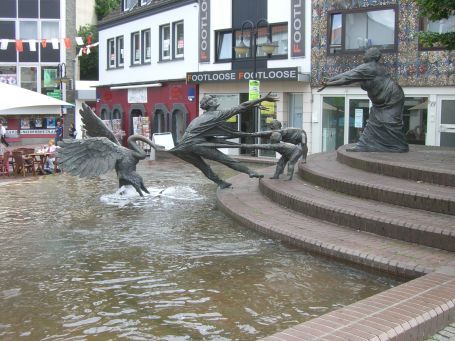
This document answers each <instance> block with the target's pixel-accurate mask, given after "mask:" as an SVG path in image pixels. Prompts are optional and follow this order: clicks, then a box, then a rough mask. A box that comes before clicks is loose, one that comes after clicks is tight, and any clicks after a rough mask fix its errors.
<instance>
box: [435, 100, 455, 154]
mask: <svg viewBox="0 0 455 341" xmlns="http://www.w3.org/2000/svg"><path fill="white" fill-rule="evenodd" d="M438 107H439V118H440V122H441V124H440V126H439V132H440V133H439V145H440V146H441V147H455V99H454V98H453V97H452V98H441V99H440V100H439V105H438Z"/></svg>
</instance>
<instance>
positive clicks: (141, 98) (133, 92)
mask: <svg viewBox="0 0 455 341" xmlns="http://www.w3.org/2000/svg"><path fill="white" fill-rule="evenodd" d="M128 103H147V88H137V89H128Z"/></svg>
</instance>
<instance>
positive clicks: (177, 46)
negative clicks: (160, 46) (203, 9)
mask: <svg viewBox="0 0 455 341" xmlns="http://www.w3.org/2000/svg"><path fill="white" fill-rule="evenodd" d="M173 40H174V58H183V51H184V47H185V40H184V32H183V21H179V22H176V23H174V25H173Z"/></svg>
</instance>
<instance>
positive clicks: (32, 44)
mask: <svg viewBox="0 0 455 341" xmlns="http://www.w3.org/2000/svg"><path fill="white" fill-rule="evenodd" d="M28 46H29V47H30V51H32V52H36V40H34V39H31V40H29V41H28Z"/></svg>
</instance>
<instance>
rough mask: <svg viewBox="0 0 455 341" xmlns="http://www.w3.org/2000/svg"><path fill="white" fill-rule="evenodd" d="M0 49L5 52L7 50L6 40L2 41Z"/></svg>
mask: <svg viewBox="0 0 455 341" xmlns="http://www.w3.org/2000/svg"><path fill="white" fill-rule="evenodd" d="M0 49H2V50H7V49H8V39H2V40H1V45H0Z"/></svg>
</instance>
